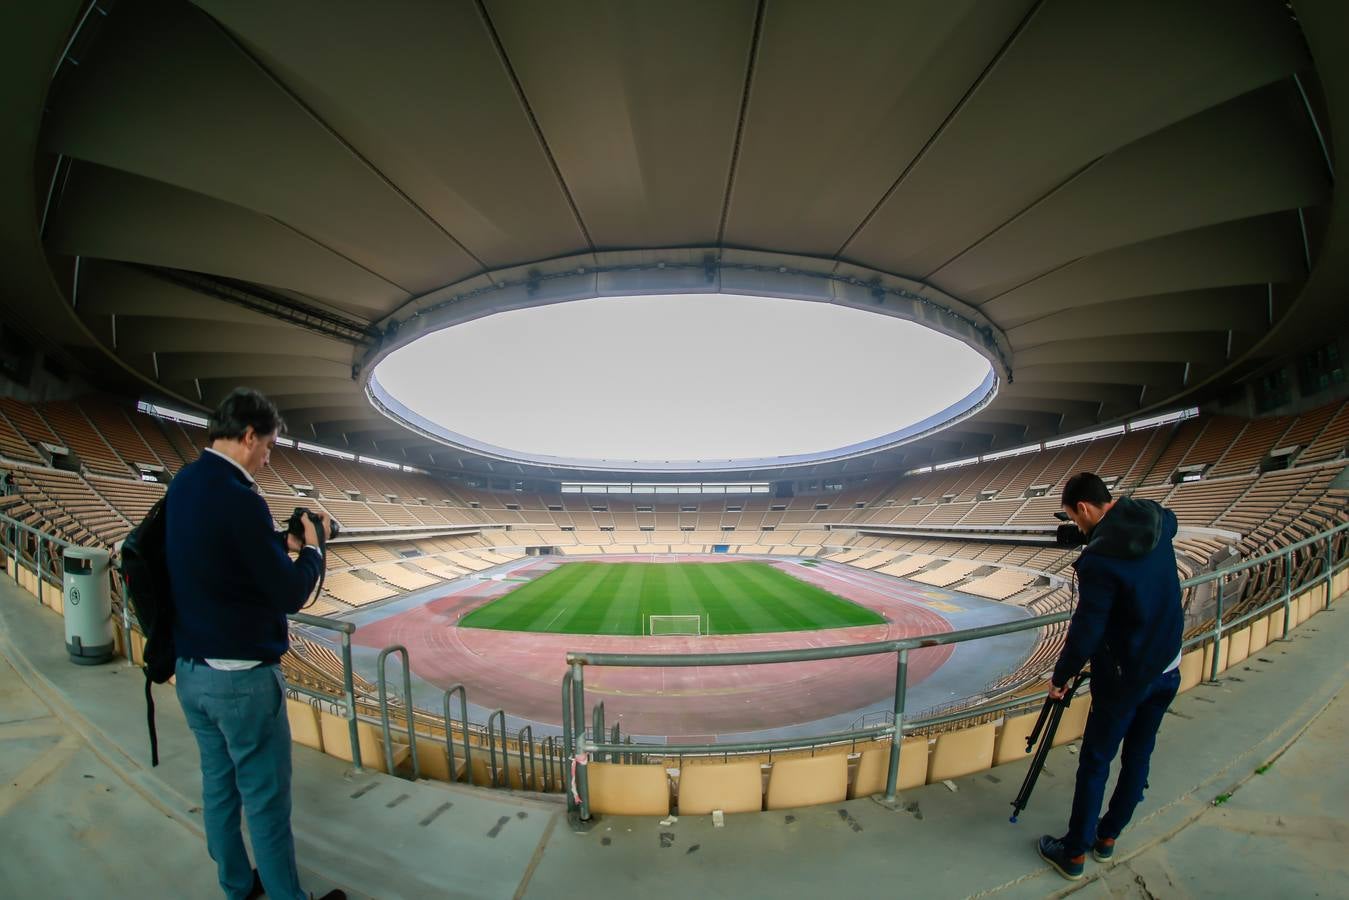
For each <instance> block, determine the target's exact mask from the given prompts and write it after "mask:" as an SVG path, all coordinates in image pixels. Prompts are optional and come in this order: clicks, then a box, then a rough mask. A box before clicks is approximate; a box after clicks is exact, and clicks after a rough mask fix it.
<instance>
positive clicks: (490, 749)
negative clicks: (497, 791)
mask: <svg viewBox="0 0 1349 900" xmlns="http://www.w3.org/2000/svg"><path fill="white" fill-rule="evenodd" d="M498 716H499V717H500V718H501V780H500V782H499V783H498V781H497V776H496V767H497V740H496V731H495V730H494V729H493V727H492V723H493V722H494V721H496V719H497V717H498ZM487 761H488V765H490V766H491V768H492V771H491V772H489V773H488V774H489V775H491V777H492V786H493V787H507V788H508V787H510V786H511V755H510V751H509V750H508V749H507V747H506V711H505V710H504V709H498V710H495V711H494V712H493V713H492V714H491V715H490V716H488V717H487ZM520 777H521V778H523V777H524V773H523V772H521V773H520Z"/></svg>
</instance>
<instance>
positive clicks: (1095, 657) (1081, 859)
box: [1039, 472, 1184, 880]
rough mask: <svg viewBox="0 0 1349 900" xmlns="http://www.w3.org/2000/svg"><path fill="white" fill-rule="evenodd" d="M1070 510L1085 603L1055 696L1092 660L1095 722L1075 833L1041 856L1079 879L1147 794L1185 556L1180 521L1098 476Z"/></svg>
mask: <svg viewBox="0 0 1349 900" xmlns="http://www.w3.org/2000/svg"><path fill="white" fill-rule="evenodd" d="M1061 502H1062V504H1063V511H1064V512H1065V513H1066V514H1067V515H1068V518H1070V519H1071V520H1072V521H1073V524H1075V525H1076V526H1077V527H1078V528H1079V529H1081V531H1082V533H1083V534H1084V535H1085V536H1086V538H1087V543H1086V546H1084V547H1083V548H1082V553H1081V555H1080V556H1078V558H1077V560H1076V561H1075V562H1074V563H1073V568H1074V569H1075V570H1076V571H1077V579H1078V601H1077V609H1076V611H1074V613H1073V618H1072V621H1071V622H1070V623H1069V625H1068V636H1067V637H1066V638H1065V639H1064V645H1063V651H1062V652H1061V653H1060V654H1059V659H1058V662H1057V664H1056V665H1055V666H1054V674H1053V676H1052V677H1051V678H1050V684H1049V695H1050V696H1051V697H1053V698H1055V699H1062V698H1063V695H1064V691H1065V689H1066V687H1067V684H1068V682H1069V680H1071V679H1072V678H1073V677H1074V676H1075V675H1077V673H1078V672H1079V671H1081V669H1082V667H1083V666H1084V665H1085V664H1086V663H1087V661H1088V660H1090V661H1091V714H1090V715H1089V716H1088V717H1087V726H1086V730H1085V732H1084V733H1083V736H1082V747H1081V749H1080V751H1079V752H1078V765H1077V786H1076V790H1075V791H1074V793H1073V809H1072V814H1071V815H1070V816H1069V819H1068V832H1067V834H1065V835H1064V836H1063V837H1061V838H1055V837H1052V836H1050V835H1045V836H1044V837H1042V838H1040V843H1039V851H1040V856H1042V857H1043V858H1044V859H1045V860H1046V861H1048V862H1049V863H1050V864H1051V865H1053V866H1054V868H1055V869H1057V870H1058V872H1059V874H1061V875H1063V876H1064V877H1065V878H1069V879H1074V880H1075V879H1078V878H1081V877H1082V870H1083V867H1084V864H1085V862H1086V849H1087V848H1088V847H1091V848H1092V855H1093V856H1095V857H1096V859H1098V860H1101V861H1104V860H1107V859H1109V858H1110V857H1111V856H1112V855H1113V854H1114V852H1115V839H1116V838H1117V837H1119V834H1120V832H1122V831H1123V830H1124V827H1125V826H1126V825H1128V824H1129V820H1130V818H1132V817H1133V813H1134V809H1135V808H1136V807H1137V806H1138V804H1139V802H1140V801H1141V800H1142V799H1143V790H1144V788H1146V787H1147V781H1148V765H1149V761H1150V759H1151V757H1152V748H1153V746H1154V745H1155V743H1156V741H1157V729H1158V728H1159V727H1160V726H1161V723H1162V716H1163V715H1164V714H1165V713H1166V708H1167V707H1168V706H1170V705H1171V701H1172V700H1174V699H1175V696H1176V691H1177V690H1178V689H1179V687H1180V670H1179V667H1180V639H1181V632H1182V631H1183V628H1184V613H1183V611H1182V609H1181V599H1180V579H1179V576H1178V575H1177V574H1176V553H1175V550H1174V549H1173V548H1172V546H1171V541H1172V539H1174V538H1175V536H1176V515H1175V513H1173V512H1171V510H1169V509H1166V508H1164V507H1163V506H1161V505H1160V504H1157V503H1154V502H1152V501H1151V500H1134V499H1132V498H1130V497H1123V498H1120V499H1112V498H1111V496H1110V490H1109V488H1107V487H1106V486H1105V482H1103V481H1102V480H1101V479H1100V478H1099V477H1098V476H1096V475H1095V474H1093V473H1091V472H1081V473H1079V474H1077V475H1074V476H1073V477H1072V478H1070V479H1068V483H1067V484H1066V485H1064V488H1063V497H1062V501H1061ZM1121 742H1122V743H1123V745H1124V751H1123V753H1122V754H1121V756H1120V775H1119V781H1118V782H1117V783H1116V785H1115V792H1114V794H1113V795H1112V796H1111V798H1110V807H1109V809H1107V810H1106V814H1105V816H1103V817H1101V819H1100V821H1099V822H1098V821H1097V817H1098V816H1099V815H1100V812H1101V801H1102V797H1103V795H1104V793H1105V783H1106V780H1107V778H1108V777H1109V775H1110V763H1111V761H1112V760H1113V759H1114V758H1115V752H1116V751H1117V750H1119V748H1120V744H1121Z"/></svg>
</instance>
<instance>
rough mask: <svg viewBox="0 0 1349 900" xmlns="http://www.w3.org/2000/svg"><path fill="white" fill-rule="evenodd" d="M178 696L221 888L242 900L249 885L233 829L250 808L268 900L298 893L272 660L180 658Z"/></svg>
mask: <svg viewBox="0 0 1349 900" xmlns="http://www.w3.org/2000/svg"><path fill="white" fill-rule="evenodd" d="M175 674H176V675H177V686H178V702H179V703H180V704H182V707H183V713H184V715H186V716H187V724H188V727H190V728H191V729H192V733H193V734H194V735H196V738H197V747H198V748H199V749H200V751H201V795H202V811H203V814H204V818H205V823H206V848H207V850H208V851H210V854H211V859H213V860H215V863H216V868H217V870H218V872H217V876H218V878H219V879H220V887H221V888H222V889H223V890H224V892H225V896H226V897H229V898H231V900H243V898H244V897H246V896H248V892H249V891H250V890H251V889H252V887H253V867H252V866H251V865H250V864H249V862H248V853H247V851H246V850H245V849H244V839H243V835H242V834H241V832H240V828H239V824H240V823H239V812H240V807H241V806H242V808H243V809H244V810H245V811H246V812H247V813H248V831H249V834H250V835H251V836H252V839H253V858H254V859H255V860H257V866H258V874H259V875H260V876H261V877H262V885H263V888H265V889H266V891H267V896H268V897H270V898H273V900H304V897H305V894H304V892H303V891H302V890H300V878H299V873H298V872H297V870H296V867H295V841H294V838H293V837H292V836H291V831H290V722H289V720H288V719H287V718H286V703H285V697H286V693H285V680H284V679H283V678H282V676H281V669H280V667H278V666H265V665H264V666H257V667H256V668H253V669H244V670H242V671H236V672H226V671H221V670H217V669H212V668H211V667H210V666H208V665H206V664H205V663H202V662H194V661H192V660H186V659H180V660H178V665H177V668H176V670H175Z"/></svg>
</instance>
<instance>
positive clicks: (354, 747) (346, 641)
mask: <svg viewBox="0 0 1349 900" xmlns="http://www.w3.org/2000/svg"><path fill="white" fill-rule="evenodd" d="M20 535H27V536H28V537H29V538H30V539H31V543H32V545H33V546H32V548H31V550H26V549H25V547H24V546H23V545H22V544H21V543H20V538H19V536H20ZM77 546H79V545H78V544H75V543H72V542H71V541H67V540H64V539H62V538H59V537H57V536H56V535H54V534H50V533H49V532H46V531H43V530H42V529H41V528H39V527H37V526H34V525H29V524H27V523H25V522H20V521H19V520H18V519H15V518H12V517H10V516H7V515H4V514H0V551H3V552H4V554H5V555H6V556H7V557H8V558H9V559H11V560H13V561H14V582H15V583H16V584H18V583H19V578H20V575H19V573H20V570H21V569H25V568H30V567H29V565H28V564H27V562H28V561H31V563H32V566H31V570H32V571H33V572H34V573H35V576H36V577H37V579H38V599H39V602H40V601H41V592H42V591H41V585H42V582H44V581H45V582H46V583H47V584H48V585H50V586H51V587H54V588H55V589H56V590H58V591H60V590H63V589H64V585H63V584H62V581H61V577H60V571H61V568H60V565H59V563H60V560H61V554H62V552H63V551H64V550H65V548H67V547H77ZM111 588H112V595H113V598H114V599H115V600H116V601H117V606H118V607H119V608H120V609H119V610H114V613H113V614H114V616H117V617H118V618H120V620H121V622H120V624H121V628H122V647H123V650H124V652H125V654H126V658H127V664H128V665H135V662H134V661H133V660H132V658H131V646H132V638H131V635H132V632H133V630H136V629H138V628H139V623H136V622H135V614H134V612H132V610H131V604H129V603H127V602H126V598H125V593H124V591H123V589H122V585H121V580H120V579H119V578H118V577H116V568H115V567H114V569H113V572H112V585H111ZM119 613H120V615H119ZM287 618H288V619H289V620H290V621H292V622H294V623H296V624H299V625H308V626H310V627H312V628H322V629H324V630H327V631H335V632H337V633H338V634H340V635H341V645H342V706H343V712H342V715H343V718H345V719H346V720H347V734H348V737H349V739H350V741H351V763H352V768H353V769H354V770H355V771H356V772H360V771H362V769H361V744H360V739H359V736H358V733H357V728H356V722H357V714H356V687H355V677H354V675H353V673H352V666H351V635H352V634H353V633H355V631H356V626H355V625H353V624H351V623H350V622H342V621H339V620H336V619H325V618H323V617H321V616H311V615H309V614H308V613H295V614H294V615H290V616H287ZM286 689H287V690H288V691H290V692H294V693H296V694H304V695H305V696H308V697H313V698H315V699H318V700H322V701H324V702H326V703H334V699H333V696H332V694H328V693H324V692H321V691H316V690H313V689H312V688H307V687H305V686H304V685H301V684H292V683H290V682H287V684H286Z"/></svg>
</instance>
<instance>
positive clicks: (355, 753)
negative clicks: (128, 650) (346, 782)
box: [122, 604, 383, 774]
mask: <svg viewBox="0 0 1349 900" xmlns="http://www.w3.org/2000/svg"><path fill="white" fill-rule="evenodd" d="M122 607H123V609H125V608H126V604H123V605H122ZM286 618H287V619H289V620H290V621H292V622H295V623H297V624H300V625H308V626H310V627H311V628H323V629H326V630H328V631H336V632H337V633H339V634H340V635H341V636H342V637H341V642H342V704H343V706H344V707H345V708H344V710H343V715H342V717H343V718H344V719H346V720H347V739H348V740H349V741H350V742H351V768H352V770H353V771H355V772H356V773H358V774H359V773H360V772H362V771H363V770H362V768H361V736H360V731H359V730H358V726H357V724H356V719H357V715H356V676H355V674H354V672H353V669H352V665H351V636H352V634H354V633H355V632H356V626H355V625H353V624H351V623H350V622H343V621H341V620H339V619H325V618H323V617H322V616H313V615H310V614H309V613H303V612H298V613H292V614H291V615H289V616H287V617H286ZM380 671H381V672H382V671H383V667H382V666H381V669H380ZM289 687H290V689H291V690H293V691H296V692H297V693H301V694H304V695H306V696H309V697H317V698H318V699H320V700H327V701H329V702H332V697H330V696H328V695H326V694H322V693H319V692H318V691H314V690H310V689H309V688H307V687H305V686H304V685H299V684H292V685H289Z"/></svg>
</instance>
